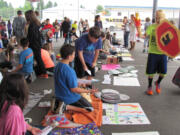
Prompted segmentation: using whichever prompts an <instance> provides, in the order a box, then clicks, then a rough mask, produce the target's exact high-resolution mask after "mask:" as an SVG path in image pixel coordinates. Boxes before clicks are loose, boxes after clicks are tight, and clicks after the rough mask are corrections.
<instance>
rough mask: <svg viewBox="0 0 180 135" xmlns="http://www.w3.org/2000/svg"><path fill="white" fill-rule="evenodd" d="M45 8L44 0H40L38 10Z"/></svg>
mask: <svg viewBox="0 0 180 135" xmlns="http://www.w3.org/2000/svg"><path fill="white" fill-rule="evenodd" d="M43 9H45V5H44V0H40V2H39V3H38V4H37V9H36V10H43Z"/></svg>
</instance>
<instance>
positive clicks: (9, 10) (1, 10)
mask: <svg viewBox="0 0 180 135" xmlns="http://www.w3.org/2000/svg"><path fill="white" fill-rule="evenodd" d="M14 12H15V11H14V9H13V7H12V4H11V3H10V4H9V5H8V3H7V2H6V1H4V0H0V16H2V18H3V20H8V19H10V18H11V17H12V16H13V15H14Z"/></svg>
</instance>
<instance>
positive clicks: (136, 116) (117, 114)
mask: <svg viewBox="0 0 180 135" xmlns="http://www.w3.org/2000/svg"><path fill="white" fill-rule="evenodd" d="M103 110H105V115H103V124H107V125H108V124H109V125H144V124H150V121H149V120H148V118H147V116H146V114H145V113H144V111H143V109H142V108H141V106H140V104H139V103H119V104H105V103H103Z"/></svg>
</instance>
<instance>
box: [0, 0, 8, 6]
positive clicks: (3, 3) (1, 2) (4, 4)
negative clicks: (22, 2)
mask: <svg viewBox="0 0 180 135" xmlns="http://www.w3.org/2000/svg"><path fill="white" fill-rule="evenodd" d="M5 7H6V8H8V3H7V2H6V1H4V0H0V8H5Z"/></svg>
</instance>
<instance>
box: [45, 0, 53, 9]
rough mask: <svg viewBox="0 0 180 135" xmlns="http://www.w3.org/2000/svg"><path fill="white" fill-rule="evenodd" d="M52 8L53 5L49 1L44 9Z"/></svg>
mask: <svg viewBox="0 0 180 135" xmlns="http://www.w3.org/2000/svg"><path fill="white" fill-rule="evenodd" d="M52 7H53V3H52V2H51V1H48V3H47V4H46V7H45V8H52Z"/></svg>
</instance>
